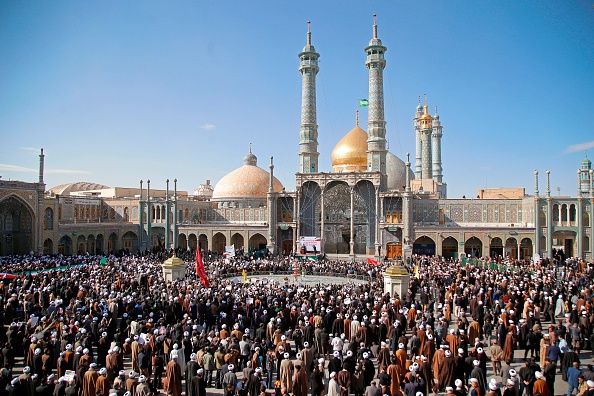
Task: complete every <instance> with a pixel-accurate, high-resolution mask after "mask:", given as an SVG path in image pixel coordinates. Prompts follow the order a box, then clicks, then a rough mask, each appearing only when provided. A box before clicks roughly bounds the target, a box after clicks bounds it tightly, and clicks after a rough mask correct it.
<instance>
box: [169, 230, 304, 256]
mask: <svg viewBox="0 0 594 396" xmlns="http://www.w3.org/2000/svg"><path fill="white" fill-rule="evenodd" d="M225 234H227V233H223V232H216V233H215V234H214V235H213V236H212V238H210V239H209V237H208V236H207V235H206V234H198V235H196V234H195V233H190V234H189V235H185V234H179V236H178V240H177V246H178V247H179V248H180V249H195V248H196V246H198V247H199V248H200V250H210V251H213V252H216V253H223V252H224V251H225V247H226V246H230V245H233V246H234V247H235V249H236V250H239V249H243V250H244V251H245V252H252V251H256V250H262V249H266V244H267V243H268V240H267V239H266V237H264V235H262V234H261V233H259V232H257V233H254V234H251V233H250V236H249V238H248V239H247V244H246V242H245V241H246V237H245V235H244V233H241V232H233V233H232V234H231V237H230V238H228V236H227V235H225ZM290 242H291V243H292V240H290ZM291 249H292V246H291Z"/></svg>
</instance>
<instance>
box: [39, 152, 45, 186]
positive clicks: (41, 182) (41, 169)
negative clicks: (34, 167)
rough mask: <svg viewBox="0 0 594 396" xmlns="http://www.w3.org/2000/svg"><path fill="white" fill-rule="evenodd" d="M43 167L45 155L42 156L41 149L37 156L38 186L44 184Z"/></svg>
mask: <svg viewBox="0 0 594 396" xmlns="http://www.w3.org/2000/svg"><path fill="white" fill-rule="evenodd" d="M44 166H45V155H44V154H43V149H41V154H39V184H44V182H43V168H44Z"/></svg>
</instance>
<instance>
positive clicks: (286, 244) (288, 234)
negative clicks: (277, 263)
mask: <svg viewBox="0 0 594 396" xmlns="http://www.w3.org/2000/svg"><path fill="white" fill-rule="evenodd" d="M276 235H277V237H276V238H277V239H276V240H277V241H281V243H280V246H279V247H278V248H279V249H280V253H281V254H284V255H285V256H287V255H289V254H291V252H292V251H293V227H289V226H284V225H281V226H280V227H279V228H278V229H277V231H276Z"/></svg>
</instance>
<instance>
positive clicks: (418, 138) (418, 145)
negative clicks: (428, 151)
mask: <svg viewBox="0 0 594 396" xmlns="http://www.w3.org/2000/svg"><path fill="white" fill-rule="evenodd" d="M422 115H423V106H421V97H420V96H419V103H418V104H417V112H416V113H415V118H413V123H414V124H413V125H414V128H415V138H416V139H415V143H416V151H415V179H420V178H421V168H422V164H421V158H422V155H423V149H422V146H421V122H420V121H419V119H420V118H421V116H422Z"/></svg>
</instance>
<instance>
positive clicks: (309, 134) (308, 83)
mask: <svg viewBox="0 0 594 396" xmlns="http://www.w3.org/2000/svg"><path fill="white" fill-rule="evenodd" d="M319 58H320V54H318V53H317V52H316V49H315V48H314V46H313V45H311V24H310V22H309V21H308V22H307V45H306V46H305V47H303V51H302V52H301V53H300V54H299V59H300V61H301V62H300V63H299V72H300V73H301V124H300V126H299V134H300V140H299V173H316V172H319V171H320V170H319V168H318V157H319V155H320V153H318V124H317V115H316V74H318V71H319V70H320V68H319V67H318V59H319Z"/></svg>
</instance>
